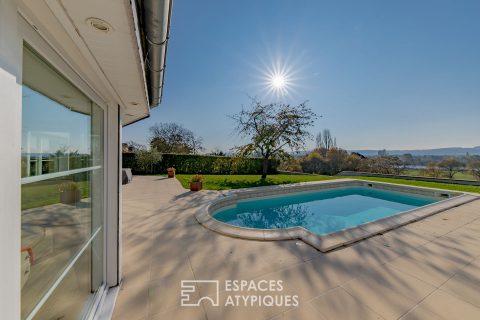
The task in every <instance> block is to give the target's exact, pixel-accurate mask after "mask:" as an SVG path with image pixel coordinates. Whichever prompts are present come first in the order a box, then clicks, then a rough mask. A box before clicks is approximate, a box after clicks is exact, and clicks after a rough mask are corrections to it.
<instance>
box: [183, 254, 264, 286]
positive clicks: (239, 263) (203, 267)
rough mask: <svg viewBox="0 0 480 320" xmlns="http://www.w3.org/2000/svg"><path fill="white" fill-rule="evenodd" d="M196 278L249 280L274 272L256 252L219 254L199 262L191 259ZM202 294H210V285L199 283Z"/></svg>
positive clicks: (222, 281) (221, 280) (221, 281)
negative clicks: (237, 254)
mask: <svg viewBox="0 0 480 320" xmlns="http://www.w3.org/2000/svg"><path fill="white" fill-rule="evenodd" d="M191 265H192V269H193V273H194V274H195V278H196V279H200V280H218V281H220V283H224V282H225V280H248V279H253V278H256V277H259V276H261V275H263V274H267V273H270V272H272V268H271V266H270V265H269V264H268V263H266V262H265V261H264V260H263V259H261V258H260V257H259V256H258V255H256V254H255V253H252V254H248V255H240V256H236V255H234V254H232V255H230V256H225V255H218V256H213V257H211V259H210V261H209V262H206V263H197V262H194V261H193V260H192V261H191ZM199 287H200V292H201V294H203V295H205V294H210V293H211V292H209V291H208V290H210V287H209V286H203V284H199Z"/></svg>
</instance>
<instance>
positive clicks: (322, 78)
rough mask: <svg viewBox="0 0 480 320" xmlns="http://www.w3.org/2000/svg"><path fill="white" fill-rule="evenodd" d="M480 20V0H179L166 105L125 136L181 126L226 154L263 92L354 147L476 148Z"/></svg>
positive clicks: (479, 140) (136, 137) (265, 98)
mask: <svg viewBox="0 0 480 320" xmlns="http://www.w3.org/2000/svg"><path fill="white" fill-rule="evenodd" d="M479 15H480V1H476V0H473V1H455V0H452V1H445V0H431V1H429V0H407V1H383V0H378V1H373V0H372V1H368V0H365V1H355V0H352V1H320V0H309V1H307V0H298V1H293V0H229V1H225V0H205V1H186V0H177V1H174V6H173V15H172V21H171V33H170V40H169V43H168V53H167V68H166V74H165V87H164V93H163V94H164V95H163V101H162V104H161V105H160V106H158V107H157V108H155V109H153V110H152V111H151V116H150V118H148V119H145V120H143V121H140V122H137V123H135V124H132V125H130V126H127V127H125V128H124V130H123V141H130V140H133V141H136V142H138V143H142V144H146V143H147V141H148V138H149V135H150V134H149V130H148V129H149V127H150V126H152V125H153V124H155V123H161V122H176V123H179V124H181V125H183V126H184V127H186V128H188V129H190V130H192V131H193V132H194V133H195V134H197V135H199V136H201V137H203V139H204V146H205V148H206V149H207V151H208V150H212V149H213V148H220V149H221V150H224V151H226V150H228V149H230V148H232V147H233V146H235V145H240V144H242V143H244V142H245V141H246V140H245V138H242V137H238V135H236V134H235V132H234V122H233V121H232V120H231V119H230V118H229V117H228V115H232V114H235V113H238V112H239V111H240V110H241V108H242V105H245V106H248V105H249V104H250V98H249V97H256V98H257V99H258V100H260V101H261V102H262V103H271V102H279V103H289V104H293V105H295V104H299V103H301V102H304V101H308V102H307V105H308V106H309V107H310V108H311V109H312V110H313V111H314V112H315V113H316V114H317V115H319V116H320V115H321V117H319V118H318V119H317V121H316V122H315V126H314V127H312V128H310V131H311V133H312V134H314V135H315V134H316V133H317V132H319V131H321V130H323V129H325V128H328V129H330V131H331V132H332V134H333V136H335V137H336V138H337V143H338V145H339V146H340V147H342V148H345V149H348V150H352V149H384V148H386V149H426V148H438V147H453V146H455V147H472V146H478V145H480V19H479V18H478V17H479ZM272 75H277V76H278V75H282V76H283V79H284V82H285V87H284V88H283V89H282V90H274V91H272V90H271V89H272V86H271V78H272ZM313 146H314V141H313V140H312V141H309V143H308V148H311V147H313Z"/></svg>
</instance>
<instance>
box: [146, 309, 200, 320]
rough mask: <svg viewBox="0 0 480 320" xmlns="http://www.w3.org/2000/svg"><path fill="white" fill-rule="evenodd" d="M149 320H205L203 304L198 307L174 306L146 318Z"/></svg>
mask: <svg viewBox="0 0 480 320" xmlns="http://www.w3.org/2000/svg"><path fill="white" fill-rule="evenodd" d="M148 319H149V320H166V319H172V320H207V315H206V313H205V310H204V309H203V306H199V307H181V306H178V307H174V308H170V309H168V310H165V311H163V312H160V313H158V314H156V315H154V316H151V317H149V318H148Z"/></svg>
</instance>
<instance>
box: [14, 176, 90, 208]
mask: <svg viewBox="0 0 480 320" xmlns="http://www.w3.org/2000/svg"><path fill="white" fill-rule="evenodd" d="M62 182H64V181H62V180H45V181H40V182H36V183H31V184H25V185H22V210H26V209H31V208H38V207H43V206H47V205H50V204H55V203H60V191H59V187H60V184H61V183H62ZM77 184H78V187H79V188H80V190H81V191H82V198H86V197H89V194H90V183H89V181H78V182H77Z"/></svg>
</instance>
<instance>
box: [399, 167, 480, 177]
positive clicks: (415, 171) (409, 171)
mask: <svg viewBox="0 0 480 320" xmlns="http://www.w3.org/2000/svg"><path fill="white" fill-rule="evenodd" d="M402 174H403V175H406V176H422V170H420V169H406V170H404V171H403V172H402ZM440 178H448V177H447V175H446V173H445V172H442V174H441V176H440ZM453 179H458V180H476V178H475V176H474V175H472V174H471V173H470V172H468V171H463V172H457V173H455V175H454V176H453Z"/></svg>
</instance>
